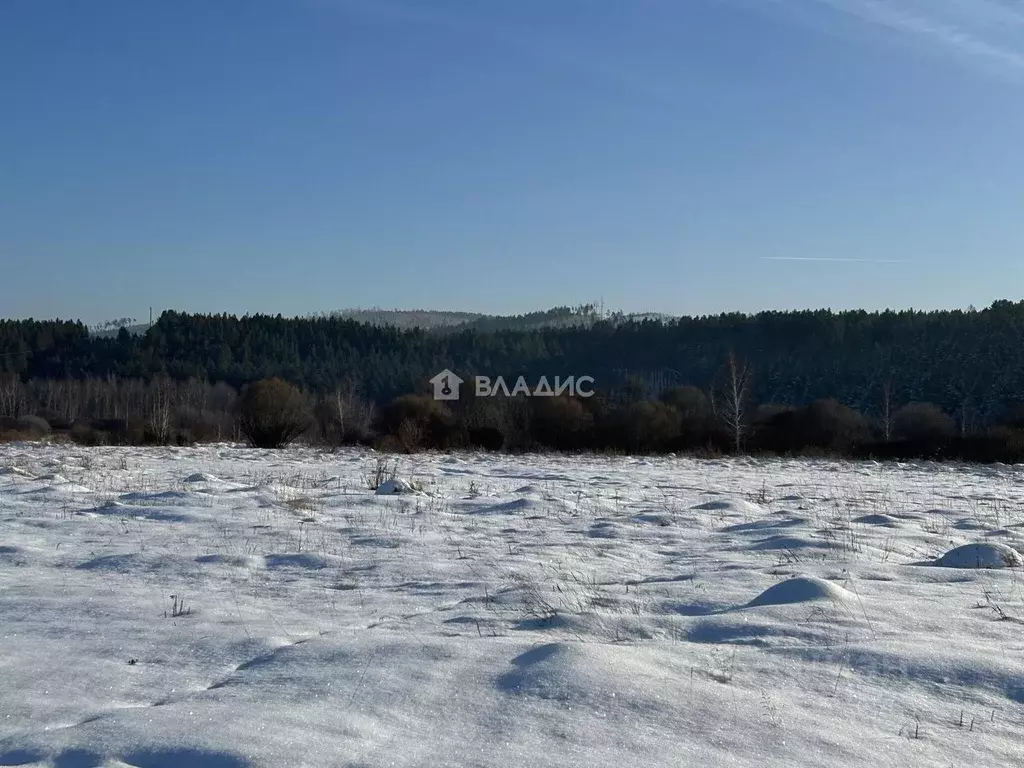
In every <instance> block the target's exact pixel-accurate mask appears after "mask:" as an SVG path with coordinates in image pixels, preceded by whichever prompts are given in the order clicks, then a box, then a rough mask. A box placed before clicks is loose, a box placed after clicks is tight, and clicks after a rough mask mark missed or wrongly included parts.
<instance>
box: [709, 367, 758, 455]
mask: <svg viewBox="0 0 1024 768" xmlns="http://www.w3.org/2000/svg"><path fill="white" fill-rule="evenodd" d="M752 376H753V371H752V369H751V367H750V366H749V365H748V364H747V363H745V362H743V361H741V360H739V359H738V358H737V357H736V355H735V354H734V353H732V352H730V353H729V357H728V359H727V360H726V362H725V366H723V368H722V370H721V372H720V373H719V376H718V382H717V385H716V386H714V387H712V390H711V402H712V409H713V412H714V413H715V415H716V416H717V417H718V419H719V421H721V422H722V424H723V425H724V426H725V428H726V429H727V430H728V432H729V437H730V438H731V440H732V444H733V449H734V450H735V451H736V453H739V452H740V451H741V450H742V449H743V441H744V438H745V437H746V435H747V426H748V425H747V421H748V418H747V415H748V414H747V412H748V410H749V404H750V403H749V401H750V380H751V378H752Z"/></svg>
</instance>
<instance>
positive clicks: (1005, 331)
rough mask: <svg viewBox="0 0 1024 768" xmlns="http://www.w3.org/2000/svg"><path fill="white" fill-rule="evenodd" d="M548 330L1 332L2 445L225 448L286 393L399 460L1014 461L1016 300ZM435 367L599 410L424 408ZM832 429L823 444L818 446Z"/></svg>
mask: <svg viewBox="0 0 1024 768" xmlns="http://www.w3.org/2000/svg"><path fill="white" fill-rule="evenodd" d="M558 318H559V321H558V322H557V323H555V324H552V325H548V326H545V325H538V324H537V322H536V321H533V320H531V321H530V322H529V323H525V322H524V323H523V324H522V325H521V326H519V327H517V326H515V325H512V326H509V325H502V326H496V325H495V324H493V323H490V324H489V323H485V322H479V321H475V322H473V323H471V324H470V325H468V326H464V327H463V326H457V327H454V328H449V329H447V330H446V331H445V332H438V331H437V330H436V329H430V328H407V327H397V326H393V325H388V324H380V323H369V322H360V321H359V320H357V319H353V318H351V317H343V316H338V315H332V316H320V317H308V318H284V317H281V316H267V315H250V316H244V317H236V316H230V315H223V314H221V315H199V314H186V313H181V312H173V311H169V312H164V313H163V314H162V315H160V317H159V318H158V319H157V320H156V322H155V323H154V324H153V325H152V327H151V328H149V329H148V330H147V331H146V332H144V333H142V334H138V335H136V334H131V333H128V332H127V331H125V330H122V331H120V332H118V333H116V334H105V335H94V334H90V333H89V330H88V329H87V328H86V327H85V326H84V325H83V324H82V323H80V322H73V321H61V320H52V321H35V320H6V321H0V417H4V418H5V419H7V421H6V422H5V424H6V431H7V432H8V433H9V434H16V433H18V432H19V430H17V429H15V428H14V427H15V425H14V423H13V422H12V421H11V420H12V419H25V418H29V417H31V418H34V419H36V420H37V429H41V428H42V427H41V426H40V425H39V423H40V422H45V423H47V424H48V425H49V427H50V428H52V429H56V430H68V431H70V430H71V429H72V427H74V426H76V425H77V427H78V429H79V432H80V433H84V432H86V431H87V432H88V433H89V434H90V435H92V436H93V437H92V438H91V439H106V440H112V439H119V440H128V439H132V440H142V439H143V437H144V436H145V437H146V438H147V439H150V440H157V441H166V440H171V439H179V440H184V439H214V438H221V439H227V438H231V437H237V436H238V435H237V434H236V433H235V432H234V430H236V429H237V423H236V422H237V419H236V418H235V414H234V412H233V410H232V409H233V408H234V407H235V405H236V400H237V396H238V394H239V393H241V392H243V391H244V390H245V389H246V388H247V387H248V386H249V385H251V384H253V383H254V382H257V381H261V380H266V379H280V380H282V381H284V382H287V383H289V384H290V385H292V386H294V387H295V388H296V390H297V391H300V392H301V393H302V395H303V397H304V398H305V401H306V403H307V405H308V409H307V410H308V414H309V418H310V429H309V430H307V431H306V435H307V436H309V435H311V434H313V433H314V432H315V433H316V434H317V438H318V439H324V440H334V441H364V442H365V441H372V440H381V439H384V438H389V439H391V440H397V441H398V442H399V443H400V444H401V446H400V447H402V448H403V449H408V450H412V449H416V448H419V447H442V446H446V445H459V444H471V443H473V442H474V440H475V441H476V442H477V443H480V442H481V441H483V442H484V443H486V445H487V446H491V447H503V448H505V449H532V448H537V447H554V448H557V449H559V450H584V449H594V450H622V451H635V452H643V451H668V450H674V451H679V450H717V451H737V450H766V451H775V452H799V451H806V450H808V449H814V450H825V451H832V452H835V451H842V452H847V453H851V452H853V453H856V452H863V451H865V450H867V449H866V448H865V446H868V447H869V448H870V453H871V454H872V455H876V454H886V453H893V452H896V453H908V452H909V453H911V454H924V455H947V454H948V455H960V454H964V453H970V451H971V450H980V449H977V447H976V446H975V448H971V449H967V448H965V447H964V444H965V441H968V442H970V443H971V444H972V445H974V444H976V443H977V442H978V441H979V440H984V441H985V446H986V448H985V451H991V450H992V449H991V445H992V443H993V440H995V439H996V437H998V442H999V444H1000V445H1001V446H1003V448H1006V446H1007V445H1008V444H1010V443H1013V444H1015V439H1016V437H1015V436H1016V429H1017V426H1018V421H1019V420H1021V409H1020V406H1019V405H1018V401H1019V400H1021V399H1022V398H1021V394H1020V393H1021V390H1022V384H1024V344H1022V340H1024V302H1016V303H1013V302H1009V301H998V302H995V303H994V304H992V305H991V306H990V307H988V308H985V309H981V310H975V309H970V310H950V311H929V312H922V311H914V310H904V311H883V312H867V311H845V312H832V311H828V310H815V311H794V312H763V313H758V314H753V315H747V314H740V313H730V314H721V315H713V316H700V317H682V318H670V319H665V318H658V319H634V318H624V317H621V316H619V317H611V318H604V317H598V318H595V317H594V316H593V314H592V313H589V312H588V313H585V322H578V323H574V322H571V321H570V320H567V319H566V316H565V313H564V312H563V313H558ZM444 368H449V369H451V370H453V371H456V372H457V373H459V374H460V375H462V376H464V377H466V378H469V377H470V376H473V375H487V376H490V377H492V378H493V377H496V376H503V377H505V378H506V380H509V381H514V380H515V379H516V378H517V377H519V376H524V377H526V378H527V379H528V380H531V381H535V380H537V379H539V378H540V377H541V376H545V377H548V378H549V379H553V378H554V377H556V376H562V377H565V376H573V375H575V376H584V375H586V376H590V377H593V379H594V381H595V389H596V390H597V395H596V396H595V397H594V398H592V399H591V400H590V401H582V400H578V401H570V402H564V401H565V398H534V402H529V403H523V402H515V403H513V402H505V403H496V402H493V401H494V399H493V398H489V399H488V400H489V401H490V402H486V403H474V402H473V398H472V397H463V399H462V400H461V401H460V402H457V403H450V404H443V403H434V402H433V401H432V400H430V398H426V397H423V396H424V395H425V393H427V392H429V385H428V380H429V379H430V377H431V376H433V375H434V374H435V373H437V372H438V371H440V370H441V369H444ZM512 400H517V401H518V400H522V398H513V399H512ZM428 401H429V402H428ZM413 403H415V405H412V404H413ZM402 409H405V410H404V411H402V413H404V415H401V416H398V415H396V412H397V411H401V410H402ZM157 411H159V412H160V413H161V414H162V415H161V417H160V418H159V419H155V418H154V415H153V414H154V413H155V412H157ZM342 412H344V414H345V418H342V419H341V421H343V422H346V423H344V424H342V423H340V422H339V418H341V416H340V414H342ZM329 413H333V414H334V416H333V417H330V418H329V417H328V415H329ZM103 420H106V422H107V423H106V426H107V427H108V428H107V429H101V428H100V427H101V426H103V425H102V424H101V425H97V422H100V421H103ZM819 422H820V423H819ZM826 422H827V423H830V424H831V425H832V426H830V427H827V428H826V429H825V432H827V433H828V434H823V435H816V436H815V435H810V434H809V433H810V432H814V430H815V429H818V428H819V427H820V426H821V424H824V423H826ZM911 422H914V423H915V424H916V426H914V427H911V426H908V424H910V423H911ZM154 423H156V424H157V428H155V429H154V428H153V424H154ZM403 423H405V424H406V426H404V427H403V426H402V425H403ZM445 424H447V425H448V426H444V425H445ZM147 425H148V426H147ZM403 429H404V435H405V436H404V438H402V439H399V437H398V433H399V431H400V430H403ZM481 430H484V431H481ZM488 430H489V431H488ZM829 430H831V431H832V432H835V431H837V430H838V431H839V432H841V433H842V434H841V435H839V436H836V435H832V434H831V432H829ZM471 432H472V433H473V434H474V435H475V438H474V439H471V438H470V433H471ZM485 432H486V434H487V435H488V436H487V437H484V436H483V435H484V434H485ZM96 434H99V435H100V437H99V438H96ZM499 434H500V439H499V437H498V435H499ZM1011 438H1013V439H1011ZM898 446H902V447H898ZM1003 448H1001V449H1000V451H1002V452H1001V453H1000V454H999V455H1000V457H1001V458H1007V457H1010V453H1006V450H1009V449H1006V450H1003ZM1011 453H1012V452H1011ZM1004 454H1005V455H1004Z"/></svg>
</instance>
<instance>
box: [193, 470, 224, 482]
mask: <svg viewBox="0 0 1024 768" xmlns="http://www.w3.org/2000/svg"><path fill="white" fill-rule="evenodd" d="M185 482H186V483H219V482H220V479H219V478H216V477H214V476H213V475H207V474H205V473H203V472H194V473H193V474H191V475H189V476H188V477H186V478H185Z"/></svg>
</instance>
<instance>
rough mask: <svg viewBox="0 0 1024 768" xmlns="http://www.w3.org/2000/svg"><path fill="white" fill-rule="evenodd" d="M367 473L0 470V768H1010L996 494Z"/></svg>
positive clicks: (216, 451) (239, 467)
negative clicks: (371, 477)
mask: <svg viewBox="0 0 1024 768" xmlns="http://www.w3.org/2000/svg"><path fill="white" fill-rule="evenodd" d="M373 464H374V457H373V455H372V454H368V453H364V452H349V453H339V454H327V453H318V452H314V451H311V450H294V451H286V452H277V453H267V452H260V451H253V450H246V449H241V448H235V447H229V446H217V447H205V448H196V449H151V450H140V449H128V448H125V449H121V448H109V449H102V448H101V449H95V448H78V447H58V446H42V445H39V446H35V445H13V446H6V447H2V448H0V765H21V764H29V765H32V764H39V765H53V766H57V768H87V767H88V766H100V765H103V766H114V765H118V766H124V765H131V766H140V767H141V768H156V767H158V766H159V767H161V768H163V767H165V766H167V767H169V766H200V767H202V768H234V767H235V766H246V765H259V766H306V765H308V766H386V765H397V766H427V765H438V766H440V765H445V766H484V765H487V766H515V765H525V766H530V768H539V766H560V767H564V766H576V765H579V766H645V767H646V766H654V765H666V766H758V767H759V768H761V767H763V766H769V765H778V766H849V765H858V766H965V765H969V766H974V767H976V768H983V767H984V768H989V767H992V766H1012V765H1019V764H1020V761H1021V759H1022V756H1024V626H1022V621H1021V620H1024V599H1022V597H1024V591H1022V588H1021V576H1022V575H1024V574H1022V569H1020V568H1018V567H1010V568H992V569H978V568H976V567H973V568H972V567H940V566H939V565H937V564H936V563H935V560H936V558H939V557H940V556H942V555H944V554H945V553H946V552H948V551H949V550H951V549H953V548H954V547H955V546H957V545H963V544H978V543H981V544H983V545H990V544H998V545H1003V546H1002V547H988V546H982V547H975V548H973V549H970V550H966V551H963V550H962V551H959V552H957V553H954V555H952V556H951V557H950V558H948V559H947V560H944V561H942V563H943V566H972V565H975V566H976V565H977V564H978V562H979V558H980V562H982V563H983V564H990V565H996V566H1002V565H1005V564H1007V563H1009V564H1011V565H1012V564H1013V563H1014V562H1015V561H1016V555H1015V550H1020V549H1022V548H1024V507H1022V502H1024V485H1022V480H1024V472H1022V471H1021V470H1018V469H1015V468H1006V467H997V468H984V467H975V468H963V467H953V466H928V465H919V466H897V465H874V464H867V463H857V464H854V463H833V462H809V461H756V460H722V461H696V460H688V459H685V460H684V459H674V458H661V459H632V458H558V457H525V458H509V457H496V456H483V455H480V456H474V455H456V456H421V457H411V458H403V459H401V462H400V465H399V474H400V476H401V477H404V478H405V479H406V480H409V481H411V482H413V483H414V484H416V485H418V486H420V487H421V489H422V490H420V491H419V492H415V493H411V494H400V495H394V496H382V495H376V494H374V493H373V492H371V491H370V490H368V488H367V483H366V479H365V475H366V474H367V473H368V471H369V470H370V469H372V467H373ZM1007 547H1010V548H1012V549H1010V548H1007ZM793 577H795V578H793Z"/></svg>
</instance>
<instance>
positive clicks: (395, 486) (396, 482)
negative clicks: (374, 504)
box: [376, 477, 416, 496]
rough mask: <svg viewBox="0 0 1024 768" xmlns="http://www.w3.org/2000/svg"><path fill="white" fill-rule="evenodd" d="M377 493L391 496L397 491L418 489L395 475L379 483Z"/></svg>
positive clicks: (413, 491) (407, 491)
mask: <svg viewBox="0 0 1024 768" xmlns="http://www.w3.org/2000/svg"><path fill="white" fill-rule="evenodd" d="M376 493H377V495H378V496H390V495H392V494H396V493H416V490H415V489H414V488H413V487H412V485H411V484H410V483H409V482H407V481H405V480H403V479H402V478H400V477H395V478H392V479H391V480H385V481H384V482H383V483H381V484H380V485H378V486H377V491H376Z"/></svg>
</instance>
